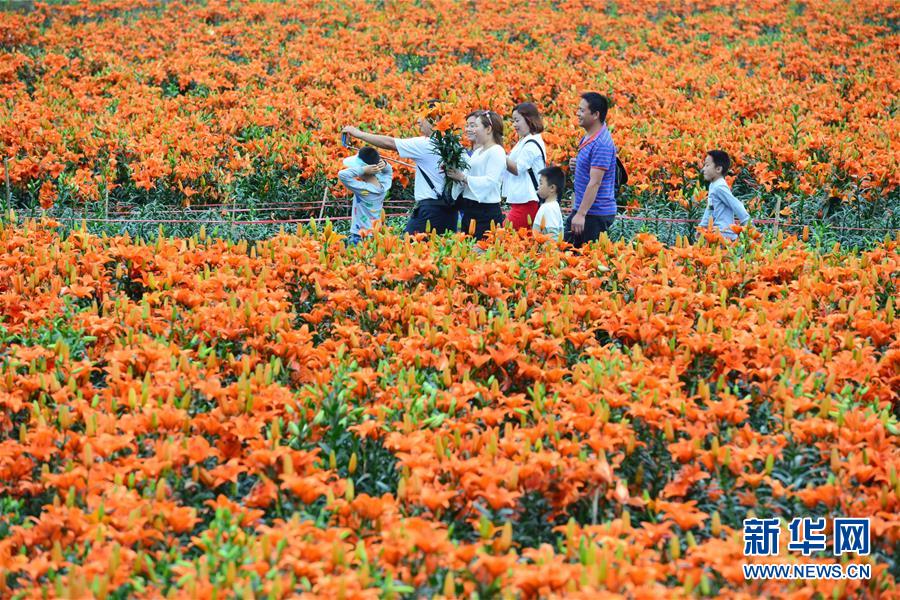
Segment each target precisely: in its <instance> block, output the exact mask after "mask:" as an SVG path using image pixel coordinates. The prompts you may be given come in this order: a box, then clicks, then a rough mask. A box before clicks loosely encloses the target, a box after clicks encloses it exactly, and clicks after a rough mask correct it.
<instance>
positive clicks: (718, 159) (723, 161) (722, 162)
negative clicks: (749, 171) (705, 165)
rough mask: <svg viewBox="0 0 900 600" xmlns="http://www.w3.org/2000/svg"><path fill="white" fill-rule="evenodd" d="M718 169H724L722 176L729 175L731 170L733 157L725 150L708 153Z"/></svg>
mask: <svg viewBox="0 0 900 600" xmlns="http://www.w3.org/2000/svg"><path fill="white" fill-rule="evenodd" d="M706 155H707V156H708V157H710V158H711V159H712V161H713V164H714V165H715V166H717V167H722V175H727V174H728V170H729V169H731V157H730V156H728V153H727V152H725V151H724V150H710V151H709V152H707V153H706Z"/></svg>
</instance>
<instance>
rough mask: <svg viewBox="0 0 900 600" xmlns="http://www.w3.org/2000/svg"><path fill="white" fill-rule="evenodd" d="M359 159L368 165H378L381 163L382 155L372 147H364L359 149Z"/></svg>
mask: <svg viewBox="0 0 900 600" xmlns="http://www.w3.org/2000/svg"><path fill="white" fill-rule="evenodd" d="M359 158H360V160H362V161H363V162H364V163H366V164H367V165H377V164H378V163H380V162H381V155H380V154H378V150H376V149H375V148H373V147H372V146H363V147H362V148H360V149H359Z"/></svg>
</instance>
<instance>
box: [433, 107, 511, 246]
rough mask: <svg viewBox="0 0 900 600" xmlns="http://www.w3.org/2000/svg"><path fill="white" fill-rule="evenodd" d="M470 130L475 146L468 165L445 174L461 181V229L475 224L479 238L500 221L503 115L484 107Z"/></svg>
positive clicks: (476, 235)
mask: <svg viewBox="0 0 900 600" xmlns="http://www.w3.org/2000/svg"><path fill="white" fill-rule="evenodd" d="M472 132H473V134H474V138H475V139H474V140H473V141H474V144H475V150H474V151H473V152H472V155H471V156H469V166H468V168H467V169H466V170H465V171H458V170H456V169H449V170H448V171H447V177H449V178H450V179H453V180H455V181H458V182H459V183H461V184H462V190H463V193H462V196H463V202H462V227H461V231H462V232H463V233H469V230H470V228H472V227H473V226H474V231H473V232H472V234H473V235H474V237H475V238H476V239H481V238H482V237H484V234H485V233H487V232H488V231H489V230H490V228H491V225H492V224H495V225H497V226H500V225H502V224H503V211H501V210H500V188H501V184H502V181H503V174H504V172H505V171H506V151H505V150H504V149H503V119H502V118H501V117H500V115H498V114H497V113H495V112H494V111H487V110H486V111H483V112H481V113H479V114H478V115H477V116H476V122H475V124H474V127H473V128H472ZM473 224H474V225H473Z"/></svg>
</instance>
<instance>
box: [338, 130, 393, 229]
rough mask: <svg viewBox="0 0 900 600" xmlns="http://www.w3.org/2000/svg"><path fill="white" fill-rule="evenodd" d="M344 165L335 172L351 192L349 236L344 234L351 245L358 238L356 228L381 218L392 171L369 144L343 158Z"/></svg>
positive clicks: (363, 227)
mask: <svg viewBox="0 0 900 600" xmlns="http://www.w3.org/2000/svg"><path fill="white" fill-rule="evenodd" d="M344 166H345V167H346V168H345V169H342V170H341V172H340V173H338V179H340V180H341V183H343V184H344V187H346V188H347V189H348V190H350V191H351V192H353V209H352V211H351V213H350V236H349V237H348V238H347V244H348V245H350V246H353V245H355V244H358V243H359V241H360V239H361V238H360V235H359V232H360V231H362V230H364V229H371V228H372V226H373V225H374V223H375V221H376V220H378V219H380V218H381V209H382V207H383V206H384V197H385V196H386V195H387V193H388V190H390V189H391V177H392V175H393V171H392V169H391V165H389V164H388V163H387V162H385V161H384V160H383V159H382V158H381V155H380V154H378V150H376V149H375V148H373V147H372V146H364V147H362V148H360V150H359V153H358V154H357V155H355V156H349V157H347V158H345V159H344Z"/></svg>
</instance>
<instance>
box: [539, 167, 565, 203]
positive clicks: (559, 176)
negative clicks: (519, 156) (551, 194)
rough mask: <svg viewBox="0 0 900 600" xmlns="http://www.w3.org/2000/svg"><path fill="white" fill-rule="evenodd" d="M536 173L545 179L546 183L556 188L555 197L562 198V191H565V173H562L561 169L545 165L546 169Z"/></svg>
mask: <svg viewBox="0 0 900 600" xmlns="http://www.w3.org/2000/svg"><path fill="white" fill-rule="evenodd" d="M538 174H539V175H540V176H541V177H543V178H545V179H546V180H547V185H552V186H553V187H555V188H556V197H557V198H562V195H563V192H564V191H566V174H565V173H563V170H562V169H560V168H559V167H555V166H554V167H547V168H546V169H541V172H540V173H538Z"/></svg>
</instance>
